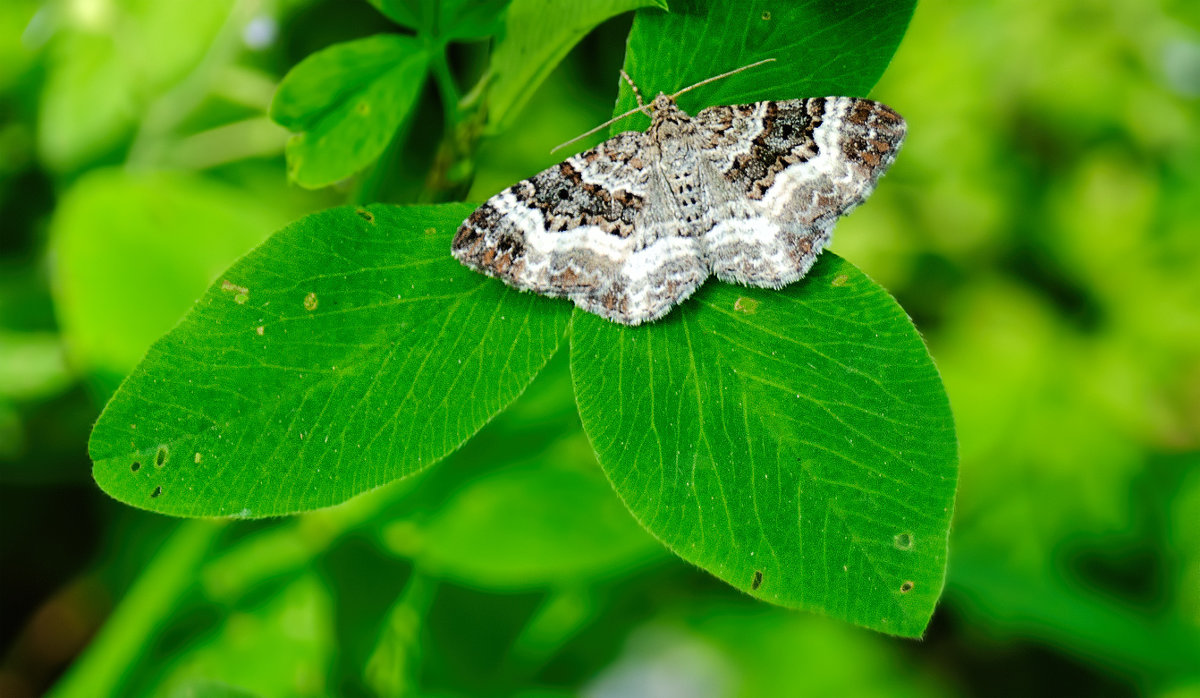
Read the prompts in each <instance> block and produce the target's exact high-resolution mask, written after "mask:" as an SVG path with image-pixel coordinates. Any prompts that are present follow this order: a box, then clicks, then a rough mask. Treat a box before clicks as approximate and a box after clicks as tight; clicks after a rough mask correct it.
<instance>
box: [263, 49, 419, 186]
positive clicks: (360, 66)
mask: <svg viewBox="0 0 1200 698" xmlns="http://www.w3.org/2000/svg"><path fill="white" fill-rule="evenodd" d="M428 62H429V56H428V54H426V52H425V49H424V48H423V46H422V44H421V42H419V41H417V40H416V39H414V38H412V37H409V36H399V35H395V34H380V35H377V36H371V37H367V38H365V39H359V40H357V41H348V42H345V43H341V44H335V45H333V46H331V47H329V48H327V49H325V50H323V51H318V52H317V53H314V54H312V55H311V56H309V57H307V58H305V59H304V60H303V61H301V62H300V64H299V65H297V66H296V67H295V68H293V69H292V70H291V71H290V72H289V73H288V74H287V75H286V76H285V77H284V78H283V82H282V83H280V85H279V91H278V92H276V93H275V99H274V101H272V102H271V118H272V119H274V120H275V121H277V122H278V123H280V124H281V125H283V126H285V127H287V128H288V129H289V130H291V131H293V132H295V133H296V134H297V135H295V136H292V138H291V140H289V141H288V144H287V158H288V175H289V176H290V177H291V179H292V180H293V181H295V182H296V183H297V184H299V185H300V186H303V187H308V188H310V189H316V188H318V187H323V186H327V185H330V184H333V183H334V182H337V181H338V180H341V179H345V178H346V177H349V176H350V175H352V174H354V173H355V172H358V171H359V170H361V169H363V168H364V167H366V166H367V165H369V164H371V163H372V162H374V161H375V159H376V158H378V157H379V156H380V155H381V154H382V153H383V151H384V149H385V148H386V147H387V144H388V142H389V141H390V140H391V139H392V136H393V135H394V134H395V132H396V129H398V128H399V127H400V124H401V123H402V122H403V121H404V119H405V118H406V117H407V116H408V115H409V113H410V112H411V111H412V109H413V107H414V106H415V105H416V102H417V97H418V96H420V94H421V87H422V86H423V85H424V83H425V71H426V68H427V66H428Z"/></svg>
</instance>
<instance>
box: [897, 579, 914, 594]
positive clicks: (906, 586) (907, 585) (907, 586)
mask: <svg viewBox="0 0 1200 698" xmlns="http://www.w3.org/2000/svg"><path fill="white" fill-rule="evenodd" d="M914 586H916V585H915V584H913V583H912V582H910V581H907V580H905V581H904V583H903V584H901V585H900V593H901V594H907V593H908V592H910V591H912V590H913V587H914Z"/></svg>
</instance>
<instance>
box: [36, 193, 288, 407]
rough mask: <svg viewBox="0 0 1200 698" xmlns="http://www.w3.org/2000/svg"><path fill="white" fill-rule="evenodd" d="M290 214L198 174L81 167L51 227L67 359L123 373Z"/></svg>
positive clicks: (101, 370) (109, 372)
mask: <svg viewBox="0 0 1200 698" xmlns="http://www.w3.org/2000/svg"><path fill="white" fill-rule="evenodd" d="M286 215H287V211H286V210H284V211H281V210H279V208H278V206H273V205H271V203H270V202H269V201H264V200H262V199H261V198H260V197H255V196H253V195H250V194H247V193H245V192H242V191H240V190H237V189H233V188H231V187H227V186H225V185H221V184H217V183H214V182H211V181H208V180H205V179H202V178H199V177H194V176H188V175H166V174H156V175H152V176H151V175H132V174H128V173H126V172H124V171H120V170H97V171H93V172H90V173H89V174H87V175H85V176H84V177H83V178H81V179H80V180H79V181H77V182H76V184H75V186H73V187H71V188H70V189H69V190H68V191H67V192H66V193H65V194H64V196H63V198H62V199H61V200H60V202H59V205H58V209H57V210H56V211H55V214H54V218H53V221H52V222H51V230H50V238H51V245H52V247H53V249H54V255H53V257H52V259H53V261H54V264H55V276H56V279H55V281H56V283H55V300H56V305H57V312H58V316H59V322H60V324H61V326H62V330H63V336H64V341H65V342H66V344H67V349H68V353H69V357H70V359H71V361H72V362H74V363H75V364H77V365H79V367H80V368H83V369H85V370H89V371H94V372H99V373H101V374H104V376H105V377H107V376H116V377H117V378H119V377H121V376H124V375H125V374H126V373H128V372H129V371H130V370H131V369H132V368H133V367H134V366H135V365H137V362H138V361H139V360H141V358H142V356H144V355H145V353H146V348H147V347H148V346H150V343H151V342H153V341H154V339H155V338H156V337H158V336H159V335H161V334H162V333H163V332H165V331H166V330H168V329H170V327H171V326H172V325H174V324H175V323H176V322H177V321H178V319H179V316H180V315H181V314H183V313H184V312H185V311H186V310H187V309H188V308H189V307H190V306H191V304H192V303H193V302H194V301H195V300H196V298H197V297H199V296H200V295H201V294H202V293H203V292H204V289H205V288H206V287H207V286H208V285H209V284H211V283H212V281H213V279H214V278H215V277H216V276H217V274H219V273H220V272H221V270H222V269H224V268H225V267H226V266H228V265H229V264H230V263H231V262H232V261H233V260H234V259H236V258H237V257H238V256H239V255H242V254H244V253H245V252H246V251H247V250H249V249H250V248H251V247H253V246H254V245H255V244H256V243H258V242H259V241H261V240H262V239H263V238H264V237H266V235H267V234H268V233H269V232H271V230H273V229H274V228H276V227H278V226H279V225H282V223H283V222H284V220H286V219H285V216H286ZM112 385H113V387H115V385H116V381H115V380H113V382H112Z"/></svg>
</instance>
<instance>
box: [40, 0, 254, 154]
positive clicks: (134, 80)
mask: <svg viewBox="0 0 1200 698" xmlns="http://www.w3.org/2000/svg"><path fill="white" fill-rule="evenodd" d="M232 5H233V0H213V1H212V2H145V1H134V2H121V3H116V2H106V3H64V4H62V5H60V6H59V7H60V8H61V12H58V13H55V14H56V15H58V16H60V17H61V19H60V21H61V23H62V26H61V27H59V28H58V29H59V32H58V34H57V35H56V36H55V38H54V39H53V42H52V44H51V47H50V59H49V61H48V68H47V75H46V79H45V83H44V85H43V87H42V94H41V106H40V108H39V110H38V129H37V133H38V149H39V151H40V153H41V156H42V159H43V160H44V161H45V162H47V163H48V164H49V165H50V166H51V167H53V168H55V169H59V170H69V169H73V168H75V167H78V166H80V165H82V164H85V163H86V162H87V161H88V160H89V159H91V158H93V157H96V156H97V155H100V154H102V153H103V152H104V151H105V150H107V149H109V148H112V147H114V146H116V145H118V144H119V143H120V141H121V139H122V138H123V137H125V136H126V135H127V134H128V132H129V131H130V130H131V129H132V127H133V126H134V124H135V123H136V122H137V121H138V120H139V119H141V118H142V117H143V115H144V111H145V107H146V105H147V104H149V103H150V102H151V100H153V99H154V98H156V97H157V96H158V95H160V94H162V93H163V92H164V91H165V90H166V89H168V88H169V87H171V86H172V85H173V84H174V83H176V82H177V81H178V80H180V79H181V78H182V77H183V76H184V75H185V74H186V73H187V72H188V71H189V70H191V69H192V68H193V67H194V66H196V65H197V64H198V63H199V62H200V61H201V59H202V58H203V56H204V55H205V52H206V51H207V50H208V49H209V46H210V44H212V42H213V40H214V39H215V38H216V37H217V36H218V32H219V31H220V30H221V28H222V26H223V25H224V23H225V22H226V20H227V19H228V18H229V14H230V9H231V7H232ZM148 57H152V58H148ZM81 115H86V116H87V118H81Z"/></svg>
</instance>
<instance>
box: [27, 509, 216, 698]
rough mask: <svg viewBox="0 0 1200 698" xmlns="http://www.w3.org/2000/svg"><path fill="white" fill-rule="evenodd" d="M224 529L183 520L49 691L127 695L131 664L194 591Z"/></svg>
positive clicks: (59, 696) (67, 696)
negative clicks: (197, 577)
mask: <svg viewBox="0 0 1200 698" xmlns="http://www.w3.org/2000/svg"><path fill="white" fill-rule="evenodd" d="M221 528H222V527H221V526H219V525H216V524H214V523H213V522H211V521H187V522H184V523H182V524H180V525H179V526H178V527H177V528H176V529H175V530H174V532H173V533H172V534H171V537H170V538H168V539H167V541H166V542H165V543H163V545H162V546H161V547H160V548H159V550H158V552H157V553H156V554H155V555H154V557H153V559H151V561H150V563H149V564H148V565H147V566H146V568H145V570H144V571H143V572H142V573H141V575H140V576H139V577H138V578H137V581H136V582H135V583H134V584H133V585H132V586H131V587H130V588H129V591H128V592H127V593H126V594H125V598H123V599H122V600H121V604H120V605H119V606H118V607H117V608H116V610H114V611H113V613H112V614H111V615H110V616H109V617H108V620H107V621H106V622H105V624H104V627H103V628H102V629H101V630H100V633H99V634H98V635H97V636H96V637H94V638H92V640H91V642H90V644H89V645H88V648H87V651H86V652H85V653H84V654H83V655H82V656H81V657H79V658H78V659H77V660H76V661H75V662H74V663H73V664H72V665H71V668H70V670H69V671H68V672H67V673H66V674H65V675H63V677H62V679H60V680H59V682H58V683H57V684H55V686H54V689H53V690H52V691H51V692H50V695H51V696H54V697H55V698H72V697H73V696H80V697H83V698H86V697H88V696H115V695H122V694H123V693H124V691H122V690H121V688H122V687H123V686H124V685H125V683H126V682H127V681H129V680H130V679H131V678H132V675H131V672H129V667H131V666H134V665H135V664H137V662H138V659H139V658H140V657H142V656H143V655H144V654H145V653H146V651H147V650H148V649H149V648H150V643H148V642H147V638H150V637H154V636H156V635H157V634H158V633H159V632H161V631H162V629H163V628H164V627H165V626H166V625H167V624H168V622H169V621H170V619H171V618H172V613H173V611H174V610H175V608H176V606H177V605H178V604H179V601H180V599H181V598H182V597H183V596H184V595H185V594H186V593H187V592H188V591H190V590H191V588H192V584H193V582H194V580H195V574H196V570H197V568H198V567H199V566H200V562H201V561H202V560H203V559H204V555H205V553H207V552H208V549H209V547H210V546H211V544H212V541H213V539H214V538H216V535H217V533H219V532H220V530H221Z"/></svg>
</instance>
